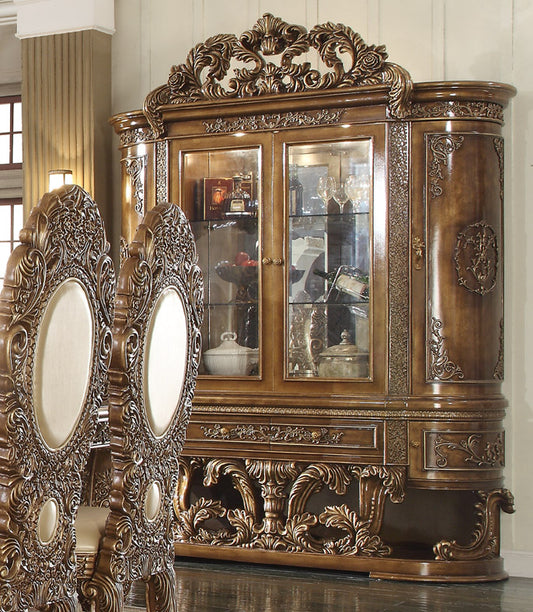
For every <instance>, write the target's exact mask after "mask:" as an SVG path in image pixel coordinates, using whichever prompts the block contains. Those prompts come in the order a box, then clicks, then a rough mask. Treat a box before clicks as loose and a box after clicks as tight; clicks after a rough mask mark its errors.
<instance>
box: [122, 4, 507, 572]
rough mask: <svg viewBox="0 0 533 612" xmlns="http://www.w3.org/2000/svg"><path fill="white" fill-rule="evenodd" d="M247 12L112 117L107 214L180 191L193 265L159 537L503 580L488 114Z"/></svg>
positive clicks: (499, 345)
mask: <svg viewBox="0 0 533 612" xmlns="http://www.w3.org/2000/svg"><path fill="white" fill-rule="evenodd" d="M514 93H515V90H514V89H513V88H512V87H511V86H509V85H504V84H498V83H486V82H435V83H415V84H413V83H412V81H411V79H410V76H409V74H408V72H407V71H406V70H404V69H403V68H401V67H400V66H398V65H395V64H393V63H389V62H388V61H387V54H386V52H385V48H384V47H382V46H373V45H372V46H370V45H367V44H365V42H364V41H363V40H362V39H361V37H360V36H359V35H358V34H356V33H355V32H354V31H353V30H352V29H350V28H349V27H346V26H344V25H341V24H332V23H325V24H322V25H317V26H315V27H314V28H312V29H311V30H309V31H307V30H306V29H305V28H304V27H301V26H297V25H290V24H287V23H285V22H284V21H283V20H281V19H279V18H276V17H273V16H272V15H270V14H265V15H264V16H263V17H262V18H261V19H259V20H258V22H257V23H256V24H255V25H254V26H253V27H252V28H251V29H250V30H249V31H247V32H244V33H243V34H242V35H241V36H240V37H237V36H235V35H230V34H228V35H220V36H214V37H212V38H210V39H208V40H207V41H206V42H205V43H202V44H199V45H197V46H196V47H195V48H194V49H193V50H192V51H191V52H190V54H189V56H188V57H187V59H186V61H185V63H184V64H181V65H178V66H174V67H172V69H171V71H170V76H169V79H168V82H167V83H165V84H164V85H162V86H161V87H159V88H158V89H156V90H154V91H152V92H151V93H150V94H149V95H148V96H147V98H146V101H145V105H144V109H143V110H142V111H135V112H128V113H124V114H120V115H117V116H115V117H113V119H112V120H111V121H112V124H113V126H114V128H115V130H116V132H117V133H118V134H119V136H120V148H121V151H122V162H121V163H122V193H123V202H122V228H123V237H124V240H126V241H127V240H129V239H131V237H132V234H133V231H134V230H135V227H136V225H137V223H138V222H139V220H140V218H141V217H142V215H143V213H144V212H145V211H146V210H147V209H150V208H152V207H153V206H154V205H156V203H158V202H161V201H165V200H170V201H174V202H179V203H180V205H181V206H182V208H183V210H184V211H185V212H186V214H187V215H188V217H189V219H190V221H191V224H192V228H193V231H194V233H195V236H196V240H197V248H198V254H199V260H200V264H201V267H202V270H203V273H204V282H205V296H206V304H205V307H206V308H205V311H206V316H205V322H204V327H203V362H202V370H201V376H200V377H199V381H198V386H197V392H196V397H195V409H194V411H193V414H192V417H191V422H190V426H189V429H188V435H187V443H186V446H185V449H184V452H183V456H182V461H181V473H180V480H179V487H178V491H177V493H176V499H175V508H176V513H177V528H176V553H177V554H179V555H189V556H197V557H215V558H219V559H233V560H242V561H250V562H258V563H261V562H263V563H277V564H289V565H301V566H313V567H324V568H338V569H343V570H351V571H362V572H369V573H370V574H371V575H372V576H376V577H385V578H401V579H413V580H435V581H437V580H442V581H446V580H447V581H483V580H497V579H501V578H503V577H505V572H504V568H503V561H502V559H501V557H500V556H499V548H500V533H499V529H500V511H501V510H504V511H505V512H513V498H512V495H511V494H510V493H509V491H507V490H506V489H505V488H503V482H502V478H503V477H502V472H503V467H504V443H505V440H504V431H503V426H502V420H503V417H504V413H505V407H506V400H505V398H504V397H503V396H502V394H501V381H502V378H503V231H502V224H503V218H502V215H503V175H504V171H503V140H502V136H501V125H502V122H503V109H504V108H505V106H506V105H507V103H508V101H509V99H510V98H511V97H512V96H513V95H514Z"/></svg>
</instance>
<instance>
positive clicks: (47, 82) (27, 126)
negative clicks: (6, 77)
mask: <svg viewBox="0 0 533 612" xmlns="http://www.w3.org/2000/svg"><path fill="white" fill-rule="evenodd" d="M91 5H92V8H93V9H94V10H92V11H90V10H89V11H88V8H89V9H90V8H91ZM102 5H106V6H107V8H109V7H111V9H112V8H113V0H68V2H65V0H51V1H50V0H48V1H47V2H42V0H30V1H29V2H28V0H26V1H25V2H23V3H21V4H20V7H19V9H18V22H17V27H18V35H19V37H20V38H22V109H23V147H24V191H23V193H24V208H25V212H26V214H28V212H29V210H30V209H31V208H32V207H33V206H35V204H36V203H37V202H38V201H39V199H40V198H41V197H42V195H43V193H45V192H46V191H48V171H49V170H52V169H55V168H70V169H71V170H72V171H73V180H74V182H75V183H77V184H78V185H81V186H82V187H83V188H84V189H86V190H87V191H88V192H89V193H90V194H91V195H92V196H93V197H94V199H95V200H96V202H97V203H98V204H99V206H100V209H101V212H102V214H103V216H104V219H105V221H106V225H107V227H108V233H111V223H112V217H113V215H112V206H111V163H112V162H111V159H112V158H111V155H112V146H113V145H112V129H111V127H110V126H109V124H108V119H109V116H110V114H111V30H110V28H109V23H108V22H109V14H108V12H107V13H105V19H103V18H102V15H99V14H98V11H97V9H101V7H102ZM43 11H46V12H43ZM102 22H105V23H104V26H102V27H101V26H99V25H98V23H102ZM54 28H56V32H57V33H54V31H53V29H54ZM71 30H72V31H71Z"/></svg>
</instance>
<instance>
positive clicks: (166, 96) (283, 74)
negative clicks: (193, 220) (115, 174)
mask: <svg viewBox="0 0 533 612" xmlns="http://www.w3.org/2000/svg"><path fill="white" fill-rule="evenodd" d="M311 51H315V52H316V53H317V54H318V56H319V58H320V60H321V61H322V62H323V64H324V65H325V66H326V67H327V68H328V69H329V70H328V71H327V72H325V73H324V74H321V73H320V71H319V70H317V69H314V68H312V67H311V63H310V62H307V61H305V62H295V61H294V59H295V58H299V57H300V56H302V55H303V54H306V53H309V52H311ZM274 55H276V56H280V59H279V62H277V63H274V62H272V61H268V59H267V58H268V57H271V56H274ZM346 58H349V59H348V60H347V59H346ZM386 59H387V52H386V50H385V47H384V46H382V45H379V46H376V45H367V44H365V42H364V41H363V39H362V38H361V36H360V35H359V34H357V33H355V32H354V31H353V30H352V29H351V28H349V27H348V26H345V25H343V24H335V23H331V22H328V23H324V24H320V25H316V26H315V27H313V28H312V29H311V30H310V31H307V30H306V28H304V27H303V26H299V25H291V24H288V23H286V22H285V21H283V20H282V19H280V18H279V17H274V16H273V15H271V14H270V13H265V14H264V15H263V16H262V17H261V18H260V19H259V20H258V21H257V23H256V24H255V25H254V26H253V27H252V29H251V30H248V31H246V32H244V33H243V34H241V36H240V37H237V36H235V35H234V34H219V35H217V36H212V37H211V38H208V39H207V40H206V41H205V42H203V43H200V44H198V45H196V46H195V47H194V48H193V49H192V50H191V51H190V52H189V55H188V57H187V60H186V62H185V63H184V64H180V65H178V66H173V67H172V69H171V73H170V76H169V79H168V82H167V83H165V84H164V85H162V86H160V87H158V88H157V89H155V90H153V91H152V92H151V93H150V94H149V95H148V96H147V97H146V100H145V102H144V113H145V115H146V117H147V119H148V121H149V123H150V125H151V126H152V128H153V130H154V132H155V133H156V136H159V135H161V134H162V133H163V131H164V125H163V120H162V115H161V111H160V107H162V106H164V105H167V104H180V103H184V102H195V101H198V100H220V99H229V98H246V97H251V96H261V95H268V94H283V93H294V92H301V91H316V90H323V89H332V88H336V87H359V86H368V85H384V86H386V87H388V89H389V109H390V112H391V114H392V115H393V116H395V117H398V118H401V117H405V116H406V115H407V114H408V109H409V105H410V96H411V91H412V82H411V77H410V76H409V73H408V72H407V71H406V70H404V69H403V68H401V67H400V66H398V65H396V64H392V63H389V62H387V61H386ZM232 62H233V63H234V64H236V66H237V67H234V68H233V73H230V70H231V67H232ZM346 65H347V66H348V68H345V66H346ZM225 79H228V80H227V85H226V84H225V82H226V81H225Z"/></svg>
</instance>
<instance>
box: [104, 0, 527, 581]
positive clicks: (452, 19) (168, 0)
mask: <svg viewBox="0 0 533 612" xmlns="http://www.w3.org/2000/svg"><path fill="white" fill-rule="evenodd" d="M265 12H270V13H273V14H274V15H276V16H279V17H282V18H283V19H284V20H285V21H287V22H292V23H298V24H303V25H305V26H306V27H312V26H314V25H315V24H317V23H322V22H325V21H334V22H342V23H345V24H347V25H350V26H351V27H352V28H353V29H354V30H356V31H357V32H359V33H360V34H361V36H362V37H363V38H364V39H365V41H366V42H367V43H369V44H370V43H373V44H385V45H386V47H387V50H388V52H389V60H390V61H393V62H395V63H398V64H400V65H402V66H403V67H405V68H407V69H408V70H409V71H410V73H411V75H412V77H413V79H414V80H415V81H429V80H465V79H468V80H489V81H504V82H509V83H512V84H513V85H515V86H516V87H517V88H518V91H519V94H518V97H517V98H516V99H515V100H513V102H512V103H511V107H510V108H509V109H507V111H506V119H507V125H506V127H505V135H506V137H507V139H508V143H509V145H508V146H507V150H506V168H507V169H506V176H505V180H506V207H507V217H506V257H507V259H506V268H505V273H506V321H505V332H506V346H505V380H506V382H505V393H506V396H507V398H508V399H509V403H510V408H509V412H508V417H507V422H506V429H507V446H508V452H507V463H508V468H507V472H506V479H507V486H508V487H509V488H510V489H511V490H512V491H513V492H514V494H515V497H516V505H517V513H516V514H515V515H513V516H511V517H509V516H507V515H505V516H504V517H503V519H502V524H503V532H504V549H505V551H509V553H508V554H506V555H505V556H506V567H507V569H508V570H509V571H510V572H511V573H512V574H514V575H530V576H532V577H533V510H532V508H533V485H532V478H531V472H530V468H529V460H530V447H531V441H532V440H533V385H532V383H531V382H530V379H531V380H533V376H532V375H531V374H530V373H532V372H533V317H532V316H531V315H530V313H531V312H533V265H531V264H530V262H532V261H533V256H532V257H530V253H532V251H533V241H530V242H529V245H528V243H527V237H528V234H529V229H531V230H532V231H533V212H532V211H533V207H532V206H531V201H533V160H532V147H533V144H532V143H533V127H532V125H531V122H532V118H531V116H532V113H531V108H532V107H533V76H532V74H533V71H532V70H531V57H533V53H532V50H533V45H532V42H531V40H532V36H531V32H533V2H531V0H334V1H331V0H292V1H291V2H287V1H286V0H283V1H282V0H268V1H267V0H226V1H225V2H221V1H220V0H181V1H179V2H178V1H177V0H115V17H116V21H115V26H116V34H115V35H114V37H113V75H112V79H113V102H112V106H113V112H114V113H117V112H122V111H126V110H133V109H137V108H141V106H142V103H143V100H144V97H145V95H146V94H147V93H148V92H149V91H150V90H151V89H153V88H154V87H156V86H158V85H161V84H162V83H164V82H165V81H166V80H167V77H168V72H169V69H170V67H171V66H172V65H173V64H178V63H182V62H183V61H184V60H185V58H186V55H187V53H188V51H189V50H190V49H191V48H192V47H193V45H195V44H197V43H199V42H203V41H204V40H205V39H206V38H207V37H208V36H211V35H213V34H217V33H220V32H231V33H235V34H240V33H241V32H242V31H244V30H247V29H248V28H250V27H251V26H252V25H253V24H254V23H255V21H256V20H257V18H258V17H260V16H261V15H262V14H263V13H265ZM528 136H529V137H528ZM115 144H116V141H115ZM115 155H117V154H115ZM118 167H119V163H118V157H117V162H116V163H115V164H114V169H115V171H116V172H118ZM116 183H117V184H118V181H116ZM118 197H119V196H118V194H116V195H115V198H116V199H117V198H118ZM117 201H118V199H117ZM505 551H504V552H505Z"/></svg>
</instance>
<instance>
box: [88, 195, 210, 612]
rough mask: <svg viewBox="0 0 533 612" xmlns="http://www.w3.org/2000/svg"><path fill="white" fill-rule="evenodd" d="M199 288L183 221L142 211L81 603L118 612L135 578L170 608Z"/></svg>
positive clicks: (119, 316) (160, 209)
mask: <svg viewBox="0 0 533 612" xmlns="http://www.w3.org/2000/svg"><path fill="white" fill-rule="evenodd" d="M202 317H203V281H202V276H201V271H200V268H199V266H198V263H197V255H196V246H195V242H194V238H193V235H192V232H191V229H190V226H189V223H188V221H187V219H186V217H185V215H184V214H183V212H182V211H181V209H180V208H179V207H178V206H176V205H174V204H160V205H158V206H156V207H155V208H154V209H152V210H151V211H149V212H148V213H147V215H146V216H145V218H144V221H143V223H142V224H141V225H140V226H139V228H138V229H137V233H136V235H135V239H134V241H133V242H132V243H131V244H130V246H129V251H128V254H127V258H126V259H125V260H124V261H123V263H122V266H121V270H120V274H119V279H118V286H117V297H116V302H115V323H114V327H113V355H112V362H111V367H110V386H109V394H110V397H109V428H110V447H111V463H112V468H111V469H112V478H111V483H112V484H111V494H110V500H109V505H110V513H109V516H108V518H107V521H106V523H105V531H104V535H103V538H102V539H101V542H100V545H99V551H98V554H97V557H96V568H95V571H94V573H93V575H92V577H90V579H89V580H86V579H82V585H81V592H82V596H83V598H84V599H85V602H84V605H86V604H87V602H88V601H90V600H92V601H93V602H94V604H95V608H96V610H120V609H122V608H121V606H122V605H123V601H124V596H125V594H126V593H127V591H128V590H129V588H130V586H131V584H132V582H133V581H136V580H144V581H145V582H146V585H147V590H146V592H147V595H146V603H147V609H148V610H174V609H175V605H176V604H175V576H174V569H173V561H174V537H173V522H174V515H173V506H172V500H173V495H174V492H175V487H176V481H177V476H178V459H179V455H180V453H181V450H182V447H183V444H184V441H185V434H186V428H187V425H188V421H189V416H190V411H191V407H192V399H193V394H194V389H195V384H196V377H197V374H198V363H199V356H200V349H201V335H200V326H201V321H202Z"/></svg>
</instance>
